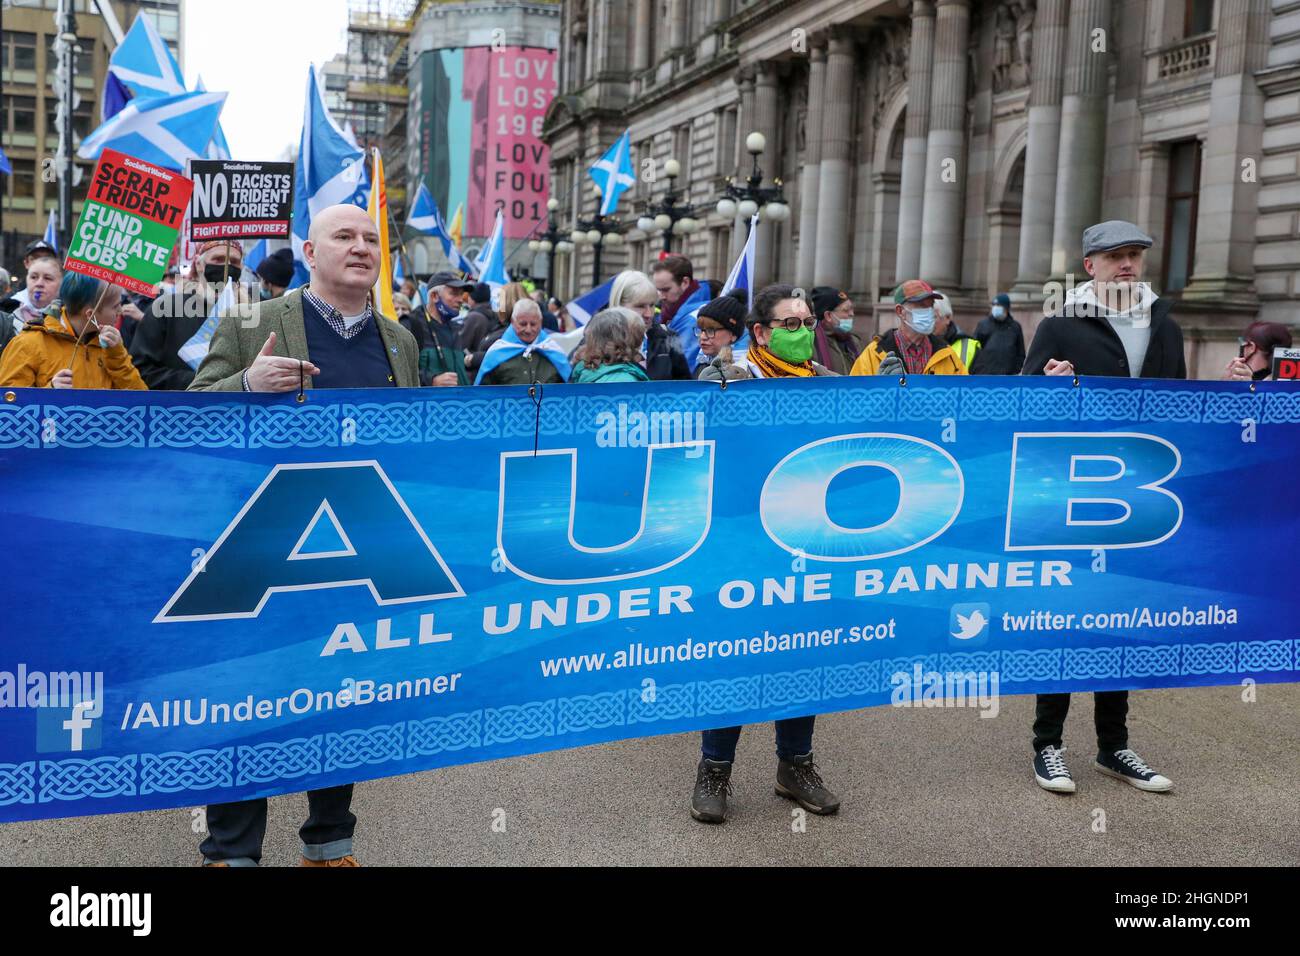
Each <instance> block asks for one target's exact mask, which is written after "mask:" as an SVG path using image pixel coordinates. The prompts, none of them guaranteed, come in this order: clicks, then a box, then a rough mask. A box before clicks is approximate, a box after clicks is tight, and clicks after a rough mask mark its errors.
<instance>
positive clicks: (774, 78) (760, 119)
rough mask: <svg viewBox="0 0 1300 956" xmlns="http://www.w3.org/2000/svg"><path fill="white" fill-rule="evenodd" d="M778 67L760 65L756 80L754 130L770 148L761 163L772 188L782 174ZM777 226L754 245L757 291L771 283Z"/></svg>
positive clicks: (762, 229)
mask: <svg viewBox="0 0 1300 956" xmlns="http://www.w3.org/2000/svg"><path fill="white" fill-rule="evenodd" d="M778 69H779V67H778V64H776V63H774V62H772V61H764V62H762V63H759V64H758V65H757V74H756V76H755V79H754V129H756V130H758V132H760V133H762V134H763V136H764V137H765V138H766V139H767V149H766V150H765V151H764V152H763V155H762V157H761V159H760V160H759V164H760V165H761V166H762V168H763V174H764V175H763V184H764V185H770V184H771V182H772V178H773V177H774V176H777V175H779V174H780V171H781V166H780V163H781V144H780V141H779V140H780V127H779V126H778V124H777V110H778V105H777V104H778V99H779V94H778V89H779V86H780V76H779V75H778V72H777V71H778ZM776 229H777V224H776V223H772V222H769V223H766V224H764V225H762V226H760V227H759V230H758V238H757V239H756V240H755V242H754V273H755V275H756V276H757V278H756V279H755V288H759V287H761V286H764V285H767V284H768V283H769V282H771V281H772V253H773V250H774V249H775V248H776V236H775V235H774V232H775V230H776Z"/></svg>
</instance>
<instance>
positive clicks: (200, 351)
mask: <svg viewBox="0 0 1300 956" xmlns="http://www.w3.org/2000/svg"><path fill="white" fill-rule="evenodd" d="M238 286H239V282H238V281H237V280H232V281H230V282H227V283H226V285H225V287H224V288H223V289H222V290H221V295H219V296H218V297H217V301H216V302H215V303H214V304H213V306H212V311H210V312H209V313H208V317H207V318H206V319H204V320H203V324H202V325H200V326H199V330H198V331H197V332H195V333H194V335H193V336H191V337H190V340H189V341H188V342H186V343H185V344H184V345H182V346H181V347H180V348H179V349H177V350H176V354H177V355H179V356H180V358H181V361H182V362H184V363H185V364H186V365H188V366H189V367H190V368H192V369H194V370H195V371H198V368H199V366H200V365H202V364H203V360H204V359H205V358H207V355H208V345H209V344H211V342H212V336H213V335H215V334H216V331H217V325H218V324H219V323H220V321H221V316H222V314H223V313H225V312H228V311H230V310H231V309H233V308H234V307H235V304H236V302H237V301H238V300H237V299H236V298H235V289H236V288H237V287H238Z"/></svg>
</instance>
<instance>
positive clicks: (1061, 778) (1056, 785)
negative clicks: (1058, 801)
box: [1034, 744, 1077, 793]
mask: <svg viewBox="0 0 1300 956" xmlns="http://www.w3.org/2000/svg"><path fill="white" fill-rule="evenodd" d="M1063 753H1065V748H1064V747H1060V748H1057V747H1053V746H1051V745H1050V744H1049V745H1048V746H1046V747H1044V748H1043V749H1042V750H1040V751H1038V753H1036V754H1034V782H1035V783H1037V784H1038V785H1039V786H1040V787H1042V788H1043V789H1044V790H1050V791H1052V793H1074V791H1075V790H1076V789H1077V788H1076V786H1075V783H1074V778H1073V777H1071V776H1070V768H1069V767H1067V766H1066V765H1065V758H1063V757H1062V756H1061V754H1063Z"/></svg>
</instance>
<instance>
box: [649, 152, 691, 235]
mask: <svg viewBox="0 0 1300 956" xmlns="http://www.w3.org/2000/svg"><path fill="white" fill-rule="evenodd" d="M664 173H665V174H667V176H668V192H666V193H665V194H664V198H663V199H662V200H661V201H660V202H657V203H649V204H647V206H646V212H645V215H643V216H642V217H641V218H640V219H638V220H637V222H636V227H637V228H638V229H640V230H641V231H642V232H650V231H651V230H654V229H660V230H662V231H663V234H664V252H672V251H673V231H674V229H676V231H678V232H680V233H682V234H683V235H687V236H689V235H690V234H691V233H694V232H698V231H699V229H700V221H699V219H697V218H696V217H695V207H694V206H692V205H691V204H690V203H683V202H681V201H680V200H681V196H682V194H681V193H680V192H678V191H677V189H676V184H677V177H678V176H680V175H681V173H682V164H681V163H679V162H678V161H677V160H675V159H670V160H668V161H667V162H665V163H664Z"/></svg>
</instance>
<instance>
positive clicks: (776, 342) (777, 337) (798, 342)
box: [767, 328, 813, 365]
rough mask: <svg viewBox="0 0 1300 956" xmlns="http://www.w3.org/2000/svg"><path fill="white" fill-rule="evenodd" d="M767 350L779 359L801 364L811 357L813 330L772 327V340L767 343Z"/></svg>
mask: <svg viewBox="0 0 1300 956" xmlns="http://www.w3.org/2000/svg"><path fill="white" fill-rule="evenodd" d="M767 348H768V350H769V351H770V352H771V353H772V354H773V355H775V356H776V357H777V358H779V359H784V360H785V361H787V362H790V363H791V364H793V365H802V364H803V363H804V362H806V361H808V360H809V359H810V358H812V354H813V330H812V329H809V328H801V329H800V330H799V331H798V332H791V331H790V330H789V329H781V328H777V329H773V330H772V340H771V341H770V342H768V344H767Z"/></svg>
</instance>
